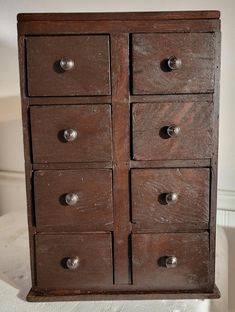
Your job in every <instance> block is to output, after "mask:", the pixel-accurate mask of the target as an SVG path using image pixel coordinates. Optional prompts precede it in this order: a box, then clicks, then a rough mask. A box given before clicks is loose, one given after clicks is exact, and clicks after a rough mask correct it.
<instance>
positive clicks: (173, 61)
mask: <svg viewBox="0 0 235 312" xmlns="http://www.w3.org/2000/svg"><path fill="white" fill-rule="evenodd" d="M167 64H168V67H169V68H170V69H171V70H176V69H180V68H181V66H182V60H181V59H180V58H177V57H176V56H171V57H170V58H169V60H168V61H167Z"/></svg>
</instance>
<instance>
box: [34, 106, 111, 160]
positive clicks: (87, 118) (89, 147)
mask: <svg viewBox="0 0 235 312" xmlns="http://www.w3.org/2000/svg"><path fill="white" fill-rule="evenodd" d="M30 117H31V132H32V148H33V161H34V163H63V162H93V161H110V160H111V159H112V143H111V141H112V139H111V108H110V105H108V104H107V105H69V106H65V105H60V106H57V105H53V107H52V106H46V107H45V106H40V107H39V106H35V107H31V108H30Z"/></svg>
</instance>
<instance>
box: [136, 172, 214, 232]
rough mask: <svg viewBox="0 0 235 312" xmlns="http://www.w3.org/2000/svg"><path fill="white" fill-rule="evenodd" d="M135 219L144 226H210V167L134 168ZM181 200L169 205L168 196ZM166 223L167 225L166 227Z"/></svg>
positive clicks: (137, 225)
mask: <svg viewBox="0 0 235 312" xmlns="http://www.w3.org/2000/svg"><path fill="white" fill-rule="evenodd" d="M131 189H132V222H133V223H135V224H136V227H139V228H141V229H156V230H157V229H158V226H159V227H160V228H161V230H162V231H164V229H166V230H169V228H171V227H174V230H178V229H181V230H182V229H183V228H187V229H190V228H191V229H195V228H197V229H206V228H208V226H209V192H210V170H209V169H206V168H201V169H199V168H197V169H196V168H195V169H189V168H187V169H185V168H184V169H182V168H178V169H142V170H141V169H135V170H131ZM169 192H174V193H176V194H177V195H178V200H177V202H176V203H174V204H167V203H166V202H165V200H164V195H165V194H167V193H169ZM163 225H165V227H163Z"/></svg>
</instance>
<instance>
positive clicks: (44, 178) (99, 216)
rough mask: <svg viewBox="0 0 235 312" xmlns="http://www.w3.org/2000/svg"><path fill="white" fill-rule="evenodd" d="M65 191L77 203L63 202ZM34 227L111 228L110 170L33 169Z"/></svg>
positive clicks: (44, 229)
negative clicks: (73, 196)
mask: <svg viewBox="0 0 235 312" xmlns="http://www.w3.org/2000/svg"><path fill="white" fill-rule="evenodd" d="M68 193H75V194H77V195H78V203H77V204H75V205H73V206H69V205H67V204H66V202H65V196H66V194H68ZM34 198H35V213H36V225H37V229H38V231H61V232H63V231H78V232H79V231H102V230H103V231H105V230H106V231H107V230H112V228H113V202H112V171H111V170H107V169H104V170H102V169H88V170H87V169H79V170H40V171H36V172H35V173H34Z"/></svg>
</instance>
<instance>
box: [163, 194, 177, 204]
mask: <svg viewBox="0 0 235 312" xmlns="http://www.w3.org/2000/svg"><path fill="white" fill-rule="evenodd" d="M177 200H178V194H177V193H173V192H172V193H166V197H165V201H166V203H167V204H175V203H176V202H177Z"/></svg>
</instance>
